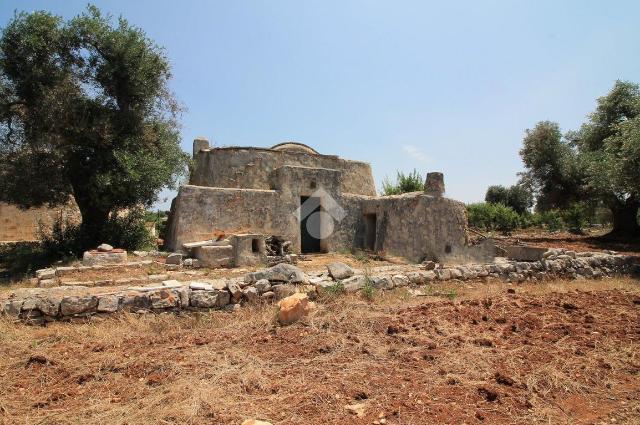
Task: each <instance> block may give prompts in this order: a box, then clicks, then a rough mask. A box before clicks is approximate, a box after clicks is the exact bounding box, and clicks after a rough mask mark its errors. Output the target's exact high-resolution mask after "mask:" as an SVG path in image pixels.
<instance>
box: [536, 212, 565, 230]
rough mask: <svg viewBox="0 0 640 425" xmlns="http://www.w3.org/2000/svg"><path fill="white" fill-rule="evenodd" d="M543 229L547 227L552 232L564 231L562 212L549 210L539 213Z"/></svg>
mask: <svg viewBox="0 0 640 425" xmlns="http://www.w3.org/2000/svg"><path fill="white" fill-rule="evenodd" d="M538 215H539V217H540V218H539V222H540V225H541V227H545V228H546V229H547V230H551V231H552V232H554V231H557V230H562V229H564V227H565V225H564V220H563V219H562V212H560V210H548V211H543V212H540V213H538Z"/></svg>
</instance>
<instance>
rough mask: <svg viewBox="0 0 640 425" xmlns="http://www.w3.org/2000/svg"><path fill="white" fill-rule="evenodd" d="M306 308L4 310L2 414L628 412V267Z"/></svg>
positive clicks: (579, 418) (433, 419)
mask: <svg viewBox="0 0 640 425" xmlns="http://www.w3.org/2000/svg"><path fill="white" fill-rule="evenodd" d="M317 305H318V308H317V309H316V310H315V312H313V313H312V314H311V315H310V316H309V317H308V318H306V319H305V320H304V321H302V322H299V323H296V324H294V325H291V326H288V327H278V326H276V325H275V322H274V316H275V306H274V305H262V306H255V307H243V308H242V309H241V310H240V311H239V312H236V313H225V312H211V313H201V314H185V315H183V316H176V315H174V314H161V315H146V316H134V315H119V316H115V317H111V318H106V319H93V320H91V321H84V322H75V323H52V324H50V325H48V326H46V327H34V326H28V325H24V324H18V323H12V322H9V321H8V320H7V319H0V423H6V424H14V423H20V424H40V423H42V424H79V423H101V424H178V423H180V424H182V423H190V424H239V423H241V422H242V420H244V419H246V418H260V419H264V420H269V421H270V422H272V423H274V424H352V423H353V424H373V423H381V422H382V423H385V422H386V423H387V424H435V423H455V424H460V423H467V424H480V423H485V424H496V423H498V424H500V423H505V424H506V423H510V424H512V423H515V424H529V423H545V424H549V423H552V424H568V423H571V424H591V423H614V422H615V423H618V424H620V423H629V424H633V423H639V418H640V282H639V281H637V280H632V279H627V278H625V279H606V280H600V281H581V282H564V281H556V282H550V283H545V284H524V285H521V286H510V285H507V284H504V283H481V282H477V283H468V282H466V283H462V282H452V283H448V284H447V285H444V284H435V285H432V286H431V288H430V289H429V290H427V291H426V292H425V295H424V296H415V295H411V294H410V293H409V292H408V291H407V290H406V289H403V290H395V291H392V292H387V293H376V294H374V296H373V300H371V301H370V300H365V299H364V298H362V296H359V295H350V296H344V295H340V296H334V297H332V298H326V299H323V300H319V301H318V303H317ZM383 419H384V420H383Z"/></svg>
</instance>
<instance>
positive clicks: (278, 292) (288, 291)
mask: <svg viewBox="0 0 640 425" xmlns="http://www.w3.org/2000/svg"><path fill="white" fill-rule="evenodd" d="M271 291H273V293H274V294H275V297H276V299H277V300H281V299H283V298H286V297H288V296H290V295H293V294H295V293H296V287H295V286H293V285H290V284H288V283H285V284H283V285H274V286H272V287H271Z"/></svg>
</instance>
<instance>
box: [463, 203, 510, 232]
mask: <svg viewBox="0 0 640 425" xmlns="http://www.w3.org/2000/svg"><path fill="white" fill-rule="evenodd" d="M467 212H468V216H469V224H470V225H471V226H473V227H476V228H479V229H482V230H487V231H491V230H498V231H501V232H505V233H507V232H510V231H512V230H514V229H516V228H518V226H519V225H520V215H519V214H518V213H517V212H515V211H514V210H513V209H512V208H510V207H507V206H505V205H502V204H489V203H485V202H481V203H477V204H471V205H468V206H467Z"/></svg>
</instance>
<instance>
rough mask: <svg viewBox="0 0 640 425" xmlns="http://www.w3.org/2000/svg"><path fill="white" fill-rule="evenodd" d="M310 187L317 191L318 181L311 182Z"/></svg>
mask: <svg viewBox="0 0 640 425" xmlns="http://www.w3.org/2000/svg"><path fill="white" fill-rule="evenodd" d="M309 187H310V188H311V189H315V188H316V181H315V180H311V183H309Z"/></svg>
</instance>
